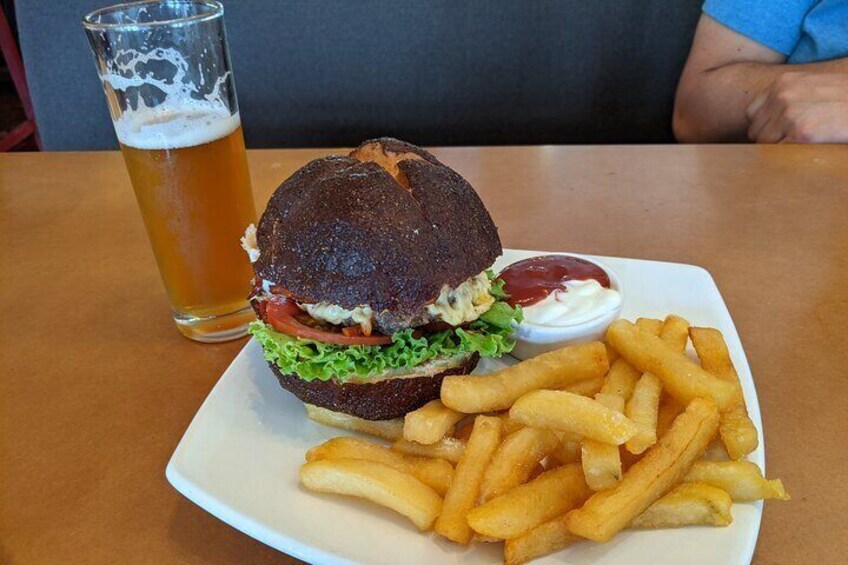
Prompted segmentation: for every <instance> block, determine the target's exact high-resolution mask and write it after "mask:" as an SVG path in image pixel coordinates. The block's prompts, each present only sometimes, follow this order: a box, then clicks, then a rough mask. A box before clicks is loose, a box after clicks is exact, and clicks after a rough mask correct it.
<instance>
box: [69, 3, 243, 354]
mask: <svg viewBox="0 0 848 565" xmlns="http://www.w3.org/2000/svg"><path fill="white" fill-rule="evenodd" d="M83 26H84V27H85V30H86V36H87V37H88V42H89V44H90V45H91V49H92V51H93V52H94V57H95V60H96V63H97V74H98V76H99V77H100V81H101V82H102V83H103V90H104V92H105V94H106V101H107V103H108V105H109V113H110V115H111V116H112V124H113V125H114V126H115V134H116V135H117V137H118V142H119V143H120V146H121V151H122V153H123V155H124V161H125V162H126V165H127V170H128V171H129V174H130V179H131V180H132V185H133V189H134V190H135V195H136V199H137V200H138V207H139V208H140V209H141V215H142V217H143V218H144V224H145V226H146V227H147V235H148V236H149V238H150V244H151V246H152V247H153V254H154V255H155V256H156V261H157V263H158V264H159V272H160V274H161V275H162V282H163V283H164V284H165V291H166V293H167V295H168V299H169V301H170V303H171V310H172V311H173V316H174V321H175V322H176V323H177V327H178V328H179V330H180V331H181V332H182V333H183V335H185V336H187V337H190V338H192V339H195V340H198V341H226V340H228V339H234V338H237V337H241V336H243V335H245V334H246V333H247V324H248V322H249V321H250V320H251V319H252V318H253V312H252V310H251V309H250V307H249V306H248V303H247V295H248V293H249V292H250V279H251V277H252V275H253V270H252V269H251V266H250V261H249V259H248V257H247V255H246V254H245V253H244V251H243V250H242V248H241V245H240V239H241V236H242V234H243V233H244V230H245V228H246V227H247V226H248V225H249V224H251V223H253V222H255V221H256V209H255V207H254V205H253V193H252V192H251V189H250V177H249V176H248V170H247V157H246V155H245V150H244V138H243V135H242V129H241V120H240V118H239V110H238V100H237V99H236V91H235V83H234V81H233V72H232V69H231V65H230V56H229V51H228V49H227V36H226V32H225V29H224V8H223V6H221V4H220V3H218V2H214V1H212V0H180V1H179V2H170V1H164V0H161V1H160V0H145V1H137V2H129V3H125V4H118V5H115V6H109V7H107V8H102V9H100V10H95V11H94V12H91V13H90V14H88V15H87V16H85V18H83ZM121 260H126V261H132V260H134V258H121Z"/></svg>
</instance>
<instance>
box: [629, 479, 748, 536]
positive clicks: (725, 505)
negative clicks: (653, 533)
mask: <svg viewBox="0 0 848 565" xmlns="http://www.w3.org/2000/svg"><path fill="white" fill-rule="evenodd" d="M731 502H732V501H731V499H730V495H729V494H727V493H726V492H724V491H723V490H721V489H720V488H716V487H714V486H711V485H708V484H705V483H683V484H682V485H678V486H677V487H675V489H674V490H672V491H671V492H670V493H668V494H667V495H665V496H664V497H662V498H661V499H659V500H658V501H656V502H654V503H653V504H652V505H650V506H649V507H648V509H647V510H645V511H644V512H642V513H641V514H639V515H638V516H636V518H634V519H633V522H631V524H630V527H631V528H642V529H651V530H657V529H662V528H679V527H682V526H729V525H730V523H731V522H733V516H731V514H730V505H731Z"/></svg>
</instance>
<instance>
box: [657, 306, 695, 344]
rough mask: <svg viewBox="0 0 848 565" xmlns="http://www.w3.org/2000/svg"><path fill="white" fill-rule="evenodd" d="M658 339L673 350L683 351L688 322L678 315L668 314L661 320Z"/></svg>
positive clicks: (687, 339)
mask: <svg viewBox="0 0 848 565" xmlns="http://www.w3.org/2000/svg"><path fill="white" fill-rule="evenodd" d="M660 339H662V340H663V341H664V342H666V343H667V344H669V345H670V346H671V347H672V348H673V349H674V350H676V351H680V352H681V353H683V352H684V351H686V343H687V342H688V341H689V322H688V321H687V320H685V319H684V318H681V317H680V316H675V315H674V314H669V315H668V316H666V319H665V322H663V325H662V330H661V331H660Z"/></svg>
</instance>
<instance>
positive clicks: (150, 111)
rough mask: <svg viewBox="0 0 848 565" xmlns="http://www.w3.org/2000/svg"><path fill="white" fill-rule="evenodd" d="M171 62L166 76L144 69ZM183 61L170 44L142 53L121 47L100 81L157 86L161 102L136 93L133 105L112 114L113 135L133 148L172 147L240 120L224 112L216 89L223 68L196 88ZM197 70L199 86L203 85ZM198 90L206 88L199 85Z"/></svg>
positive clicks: (222, 81)
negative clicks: (211, 80)
mask: <svg viewBox="0 0 848 565" xmlns="http://www.w3.org/2000/svg"><path fill="white" fill-rule="evenodd" d="M163 63H164V64H166V65H171V66H173V68H174V74H173V76H172V77H166V78H160V77H156V76H154V73H153V72H151V71H149V70H147V69H149V68H151V67H152V66H154V65H157V64H159V65H161V64H163ZM188 73H189V69H188V63H187V62H186V60H185V58H184V57H183V56H182V54H181V53H180V52H179V51H177V50H176V49H173V48H159V49H153V50H151V51H149V52H147V53H141V52H139V51H137V50H124V51H122V52H121V53H120V57H116V58H114V59H113V62H112V64H111V65H110V66H109V68H108V69H106V70H105V72H104V73H102V74H101V76H100V78H101V80H102V81H103V83H104V86H105V87H106V88H107V91H108V90H109V89H112V90H114V91H123V92H124V93H126V92H127V91H128V90H129V89H131V88H135V89H142V88H145V89H157V90H159V91H161V93H162V94H161V97H163V98H164V100H165V102H163V103H160V104H157V105H148V102H147V100H146V99H145V97H144V96H141V95H140V94H139V95H138V96H137V97H135V98H136V99H135V104H134V105H132V104H128V106H127V108H125V109H124V110H123V111H121V112H120V115H119V116H117V117H115V116H114V115H113V119H114V123H115V131H116V133H117V136H118V140H119V141H120V142H121V143H122V144H124V145H128V146H130V147H135V148H136V149H178V148H181V147H193V146H196V145H201V144H203V143H210V142H212V141H215V140H217V139H221V138H223V137H225V136H227V135H229V134H230V133H232V132H233V131H234V130H235V129H236V128H237V127H239V125H240V123H241V120H240V118H239V114H238V112H235V113H232V114H231V113H230V110H229V108H228V104H227V101H226V97H225V95H224V94H223V92H222V88H223V87H224V86H225V85H226V82H227V79H228V77H229V74H230V73H229V71H227V72H226V73H225V74H224V75H223V76H221V77H218V79H217V80H216V82H215V84H214V85H213V86H212V88H211V91H209V92H208V93H202V92H200V90H199V89H198V87H197V86H195V85H194V84H193V83H192V81H191V80H189V79H188ZM203 74H204V73H200V82H199V86H201V87H202V86H204V85H203ZM204 90H206V89H205V88H204Z"/></svg>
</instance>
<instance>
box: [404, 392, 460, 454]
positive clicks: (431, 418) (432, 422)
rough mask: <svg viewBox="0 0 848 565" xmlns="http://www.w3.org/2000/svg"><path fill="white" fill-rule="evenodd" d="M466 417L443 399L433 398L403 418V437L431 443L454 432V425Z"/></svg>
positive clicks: (426, 443)
mask: <svg viewBox="0 0 848 565" xmlns="http://www.w3.org/2000/svg"><path fill="white" fill-rule="evenodd" d="M464 417H465V414H461V413H459V412H457V411H456V410H451V409H450V408H448V407H447V406H445V405H444V404H442V401H441V400H432V401H430V402H428V403H427V404H425V405H424V406H422V407H421V408H419V409H418V410H414V411H412V412H409V413H408V414H407V415H406V416H405V417H404V419H403V439H405V440H407V441H414V442H417V443H423V444H425V445H430V444H433V443H436V442H437V441H439V440H440V439H442V438H443V437H445V436H446V435H448V434H450V433H452V432H453V426H454V424H456V423H457V422H459V421H460V420H462V419H463V418H464Z"/></svg>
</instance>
